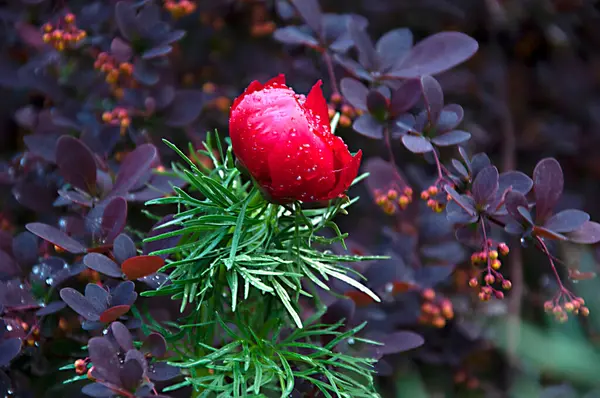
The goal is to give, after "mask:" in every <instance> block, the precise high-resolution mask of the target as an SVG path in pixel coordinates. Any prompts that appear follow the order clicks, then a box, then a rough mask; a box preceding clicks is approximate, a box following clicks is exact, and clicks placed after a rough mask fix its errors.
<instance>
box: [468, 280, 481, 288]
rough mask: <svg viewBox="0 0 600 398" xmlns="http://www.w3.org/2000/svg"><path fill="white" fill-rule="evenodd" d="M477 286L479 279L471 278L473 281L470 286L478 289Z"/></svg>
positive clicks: (470, 281)
mask: <svg viewBox="0 0 600 398" xmlns="http://www.w3.org/2000/svg"><path fill="white" fill-rule="evenodd" d="M477 285H479V282H478V281H477V278H471V279H469V286H471V287H477Z"/></svg>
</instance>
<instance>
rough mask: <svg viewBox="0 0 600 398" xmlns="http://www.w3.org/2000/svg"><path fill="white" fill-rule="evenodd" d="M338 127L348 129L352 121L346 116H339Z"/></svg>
mask: <svg viewBox="0 0 600 398" xmlns="http://www.w3.org/2000/svg"><path fill="white" fill-rule="evenodd" d="M340 125H341V126H343V127H350V126H351V125H352V120H350V118H349V117H348V116H346V115H342V116H340Z"/></svg>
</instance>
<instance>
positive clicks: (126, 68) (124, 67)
mask: <svg viewBox="0 0 600 398" xmlns="http://www.w3.org/2000/svg"><path fill="white" fill-rule="evenodd" d="M119 70H120V71H121V72H123V73H125V74H127V75H131V74H132V73H133V65H132V64H130V63H129V62H123V63H122V64H120V65H119Z"/></svg>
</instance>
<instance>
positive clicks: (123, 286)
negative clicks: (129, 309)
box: [110, 281, 137, 306]
mask: <svg viewBox="0 0 600 398" xmlns="http://www.w3.org/2000/svg"><path fill="white" fill-rule="evenodd" d="M110 296H111V300H110V305H111V306H115V305H132V304H133V303H134V301H135V299H136V298H137V293H136V292H135V284H134V283H133V282H132V281H125V282H121V283H119V284H118V285H117V287H115V288H114V289H113V290H112V291H111V292H110Z"/></svg>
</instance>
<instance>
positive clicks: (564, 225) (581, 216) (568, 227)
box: [544, 209, 590, 232]
mask: <svg viewBox="0 0 600 398" xmlns="http://www.w3.org/2000/svg"><path fill="white" fill-rule="evenodd" d="M589 220H590V215H589V214H587V213H586V212H584V211H581V210H575V209H568V210H563V211H561V212H560V213H557V214H555V215H553V216H552V217H550V218H549V219H548V221H546V222H545V223H544V227H545V228H547V229H549V230H552V231H554V232H573V231H575V230H577V229H579V228H581V227H582V226H583V224H585V223H586V222H588V221H589Z"/></svg>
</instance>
